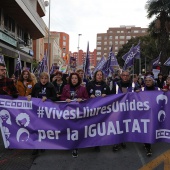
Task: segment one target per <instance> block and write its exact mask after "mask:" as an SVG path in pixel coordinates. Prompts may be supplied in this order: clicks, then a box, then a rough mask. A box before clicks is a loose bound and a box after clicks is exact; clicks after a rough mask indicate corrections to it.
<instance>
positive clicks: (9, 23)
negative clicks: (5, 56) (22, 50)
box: [4, 15, 15, 33]
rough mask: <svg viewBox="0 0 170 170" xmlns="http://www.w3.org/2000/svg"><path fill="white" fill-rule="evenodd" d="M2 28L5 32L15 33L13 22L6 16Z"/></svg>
mask: <svg viewBox="0 0 170 170" xmlns="http://www.w3.org/2000/svg"><path fill="white" fill-rule="evenodd" d="M4 27H5V29H6V30H7V31H10V32H13V33H15V21H14V20H13V19H12V18H11V17H9V16H8V15H4Z"/></svg>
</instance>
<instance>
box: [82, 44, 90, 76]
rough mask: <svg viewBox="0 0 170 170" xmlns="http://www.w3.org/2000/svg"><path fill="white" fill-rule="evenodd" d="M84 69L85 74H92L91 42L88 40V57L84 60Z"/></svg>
mask: <svg viewBox="0 0 170 170" xmlns="http://www.w3.org/2000/svg"><path fill="white" fill-rule="evenodd" d="M83 70H84V74H85V75H86V76H91V70H90V54H89V42H88V44H87V53H86V58H85V60H84V66H83Z"/></svg>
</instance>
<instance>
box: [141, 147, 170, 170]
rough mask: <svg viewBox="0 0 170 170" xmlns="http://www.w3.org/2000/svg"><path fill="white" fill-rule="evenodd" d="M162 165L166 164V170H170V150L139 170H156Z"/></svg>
mask: <svg viewBox="0 0 170 170" xmlns="http://www.w3.org/2000/svg"><path fill="white" fill-rule="evenodd" d="M161 163H164V170H170V150H168V151H166V152H164V153H163V154H161V155H160V156H158V157H157V158H155V159H154V160H152V161H151V162H149V163H147V164H146V165H144V166H143V167H142V168H140V169H139V170H154V169H155V168H156V167H157V166H158V165H160V164H161Z"/></svg>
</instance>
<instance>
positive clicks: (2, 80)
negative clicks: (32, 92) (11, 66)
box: [0, 63, 18, 98]
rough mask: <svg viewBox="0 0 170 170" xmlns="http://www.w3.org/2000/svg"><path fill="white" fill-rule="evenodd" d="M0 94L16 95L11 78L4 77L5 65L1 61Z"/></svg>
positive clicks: (15, 96)
mask: <svg viewBox="0 0 170 170" xmlns="http://www.w3.org/2000/svg"><path fill="white" fill-rule="evenodd" d="M0 94H2V95H10V96H12V97H14V98H17V97H18V91H17V89H16V87H15V85H14V82H13V80H12V79H9V78H7V77H6V67H5V64H3V63H0Z"/></svg>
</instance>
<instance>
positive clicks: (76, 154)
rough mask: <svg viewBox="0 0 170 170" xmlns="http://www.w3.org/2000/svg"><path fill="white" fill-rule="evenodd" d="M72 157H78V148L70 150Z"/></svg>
mask: <svg viewBox="0 0 170 170" xmlns="http://www.w3.org/2000/svg"><path fill="white" fill-rule="evenodd" d="M72 157H73V158H77V157H78V150H77V149H74V150H72Z"/></svg>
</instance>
